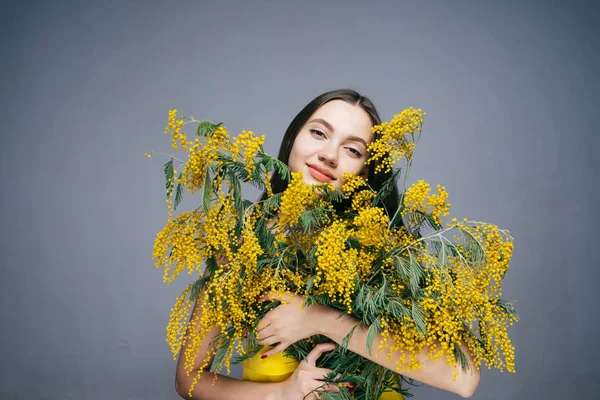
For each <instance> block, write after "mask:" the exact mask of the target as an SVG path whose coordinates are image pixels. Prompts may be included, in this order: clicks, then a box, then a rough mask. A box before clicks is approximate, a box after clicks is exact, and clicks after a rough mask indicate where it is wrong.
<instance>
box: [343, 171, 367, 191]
mask: <svg viewBox="0 0 600 400" xmlns="http://www.w3.org/2000/svg"><path fill="white" fill-rule="evenodd" d="M342 181H343V182H344V183H343V185H342V193H344V194H345V195H349V194H351V193H354V192H355V191H356V190H357V189H359V188H361V187H362V186H366V185H367V180H366V179H364V178H363V177H362V176H360V175H355V174H351V173H348V172H344V174H343V175H342Z"/></svg>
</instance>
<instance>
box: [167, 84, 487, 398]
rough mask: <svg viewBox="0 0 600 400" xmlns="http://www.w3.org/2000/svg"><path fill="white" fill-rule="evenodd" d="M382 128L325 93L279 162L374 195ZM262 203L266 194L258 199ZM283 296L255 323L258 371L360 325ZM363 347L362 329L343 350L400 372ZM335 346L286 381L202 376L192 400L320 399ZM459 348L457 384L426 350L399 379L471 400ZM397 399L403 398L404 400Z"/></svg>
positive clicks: (392, 204)
mask: <svg viewBox="0 0 600 400" xmlns="http://www.w3.org/2000/svg"><path fill="white" fill-rule="evenodd" d="M380 123H381V119H380V117H379V114H378V112H377V110H376V109H375V106H374V105H373V103H372V102H371V101H370V100H369V99H368V98H366V97H364V96H361V95H360V94H358V93H357V92H355V91H353V90H347V89H342V90H335V91H331V92H326V93H324V94H322V95H320V96H318V97H316V98H315V99H314V100H312V101H311V102H310V103H309V104H308V105H307V106H306V107H305V108H304V109H303V110H302V111H300V113H299V114H298V115H297V116H296V117H295V118H294V120H293V121H292V122H291V124H290V126H289V127H288V129H287V131H286V133H285V135H284V137H283V141H282V144H281V148H280V151H279V159H280V160H281V161H282V162H284V163H286V164H287V165H288V166H289V168H290V170H291V171H292V172H295V171H302V176H303V179H304V180H305V181H306V182H307V183H309V184H318V183H323V182H329V183H331V184H332V185H333V186H334V187H335V188H337V189H341V187H342V184H343V182H342V175H343V173H344V172H350V173H356V174H360V175H362V176H364V177H365V178H368V180H369V184H370V185H371V186H372V187H373V188H374V189H375V190H378V189H379V188H380V187H381V184H382V183H383V182H384V181H385V180H386V179H387V176H386V175H385V174H382V173H380V174H377V175H375V173H374V171H375V166H376V164H370V165H369V166H365V161H366V160H367V159H368V154H367V145H368V144H369V143H370V142H371V141H373V140H374V139H375V137H374V135H373V133H372V132H371V127H372V126H374V125H378V124H380ZM388 176H389V175H388ZM272 187H273V192H274V193H279V192H282V191H284V190H285V188H286V182H285V181H284V180H283V179H281V177H280V176H278V175H277V174H275V175H274V176H273V179H272ZM264 198H266V194H263V199H264ZM397 203H398V190H397V189H396V188H395V190H394V191H393V192H392V194H391V195H390V196H388V197H387V199H386V200H385V204H384V205H385V207H386V208H387V210H388V212H390V213H391V215H393V214H394V212H395V210H396V207H397ZM287 297H288V298H287V304H285V305H280V306H278V307H276V308H274V309H273V310H271V311H269V312H268V313H267V314H266V315H265V316H264V317H263V319H262V320H261V321H260V322H259V326H265V327H264V328H262V329H261V330H259V333H258V335H259V336H258V339H259V341H260V342H261V344H263V345H266V346H269V347H267V349H268V350H267V351H265V352H263V353H261V354H260V355H259V356H257V357H255V359H253V360H250V361H251V364H252V365H253V366H256V365H258V366H259V368H260V362H261V360H262V361H263V362H264V363H269V362H270V363H271V365H273V363H279V364H282V363H285V361H284V360H283V356H282V353H281V352H282V351H283V350H285V348H286V347H287V346H289V345H291V344H292V343H295V342H296V341H298V340H302V339H305V338H308V337H310V336H312V335H315V334H322V335H325V336H327V337H328V338H330V339H331V340H332V341H334V342H335V343H338V344H339V343H340V342H341V341H342V340H343V338H344V337H345V336H346V335H347V334H348V332H349V331H350V330H351V329H352V328H353V327H354V326H355V325H356V323H357V322H358V320H357V319H356V318H354V317H353V316H351V315H344V316H343V317H341V318H340V313H339V312H338V311H336V310H334V309H332V308H329V307H326V306H320V305H312V306H309V307H305V308H301V307H300V305H301V304H302V302H303V300H304V298H303V297H302V296H300V295H296V294H291V293H290V294H289V295H288V296H287ZM271 298H273V299H275V300H281V299H280V298H278V297H276V296H275V297H272V296H271V294H269V293H267V294H265V297H264V299H265V300H268V299H271ZM198 307H199V305H198V303H196V305H195V307H194V313H195V312H197V311H200V312H201V311H202V310H197V308H198ZM217 334H218V331H217V329H214V330H213V331H212V332H211V333H210V334H209V335H208V337H207V338H206V339H205V340H204V341H203V345H202V347H201V349H200V351H199V352H198V355H197V357H196V364H195V365H196V366H199V365H200V364H201V362H202V360H204V358H205V357H206V354H208V353H209V351H211V350H210V349H209V348H208V346H209V343H210V341H211V339H212V338H213V337H214V335H217ZM366 341H367V329H355V330H354V333H353V335H352V338H351V340H350V341H349V343H348V348H349V349H350V350H351V351H353V352H355V353H357V354H359V355H361V356H363V357H365V358H367V359H369V360H371V361H373V362H375V363H377V364H379V365H382V366H383V367H385V368H388V369H390V370H394V371H397V364H396V362H397V360H399V359H400V357H401V355H402V354H400V352H398V353H396V354H394V355H393V356H392V357H391V359H390V360H388V359H387V357H383V356H382V357H377V358H376V357H375V354H376V352H373V354H372V355H369V354H368V352H367V351H366ZM380 341H381V336H377V337H376V338H375V340H374V342H373V348H377V345H378V344H379V342H380ZM187 345H188V343H185V344H184V346H183V348H182V350H181V352H180V355H179V361H178V364H177V373H176V379H175V386H176V390H177V392H178V393H179V394H180V396H182V397H184V398H188V389H189V387H190V385H191V382H192V380H193V379H194V377H195V375H196V374H195V372H194V371H192V373H191V374H190V375H189V376H186V373H185V367H184V360H183V359H184V356H183V353H184V351H185V348H186V347H187ZM271 346H274V347H271ZM334 347H335V345H334V344H332V343H329V344H321V345H318V346H316V347H315V349H314V350H313V351H312V352H311V353H310V354H309V355H308V356H307V358H306V362H301V363H299V364H291V365H292V367H295V369H294V370H293V372H291V375H289V374H287V375H282V376H283V379H282V380H281V381H279V382H253V381H250V380H237V379H233V378H230V377H227V376H219V378H218V379H217V380H216V381H215V380H214V379H213V377H214V375H213V374H212V373H210V372H209V371H203V373H202V376H201V379H200V381H199V382H198V383H197V384H196V385H195V387H194V391H193V393H192V394H193V395H192V399H203V400H213V399H214V400H227V399H248V400H253V399H257V400H264V399H269V400H300V399H305V398H306V399H315V398H317V396H318V395H317V394H315V393H311V394H310V395H309V396H308V397H305V396H306V395H307V394H308V393H310V392H312V391H313V390H316V389H318V388H320V389H319V390H333V391H335V390H338V389H337V388H336V387H335V386H332V385H325V386H323V382H322V381H321V379H322V378H323V377H324V376H325V375H326V374H328V373H329V372H330V371H329V370H326V369H322V368H317V367H316V366H315V363H316V360H317V359H318V358H319V357H320V355H321V354H322V353H323V352H325V351H331V350H333V349H334ZM462 350H463V352H464V353H465V354H466V356H467V359H468V361H469V363H470V367H471V368H469V372H466V373H465V372H463V371H462V370H459V374H458V377H457V378H456V380H454V379H453V376H454V368H453V367H452V366H449V365H447V364H446V359H445V358H444V357H442V358H440V360H438V361H436V362H433V361H432V360H427V359H426V355H427V354H428V352H429V350H428V349H427V348H425V349H423V351H422V353H421V357H420V359H419V361H420V362H421V364H422V368H421V369H418V370H406V371H402V374H403V375H404V376H406V377H409V378H413V379H415V380H417V381H419V382H422V383H425V384H428V385H431V386H435V387H437V388H441V389H444V390H448V391H451V392H454V393H456V394H458V395H460V396H462V397H470V396H471V395H472V394H473V393H474V392H475V390H476V388H477V386H478V384H479V370H478V369H476V368H474V365H473V360H472V358H471V355H470V352H469V349H468V348H467V347H466V346H462ZM258 357H260V359H259V358H258ZM287 365H290V364H289V363H288V364H287ZM197 368H198V367H196V368H195V370H196V371H197ZM245 368H246V369H249V364H248V363H246V364H245ZM246 372H247V371H246V370H245V373H244V376H245V378H246V379H252V377H251V375H252V374H249V373H248V374H247V373H246ZM288 375H289V377H288ZM213 382H214V384H213ZM390 398H391V397H390ZM394 398H396V399H398V398H400V399H401V398H402V396H395V397H394Z"/></svg>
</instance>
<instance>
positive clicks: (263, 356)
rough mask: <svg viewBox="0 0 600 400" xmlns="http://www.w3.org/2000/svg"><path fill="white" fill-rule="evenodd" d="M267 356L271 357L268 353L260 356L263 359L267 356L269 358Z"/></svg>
mask: <svg viewBox="0 0 600 400" xmlns="http://www.w3.org/2000/svg"><path fill="white" fill-rule="evenodd" d="M267 357H269V356H268V355H266V354H263V355H262V356H260V358H262V359H263V360H264V359H265V358H267Z"/></svg>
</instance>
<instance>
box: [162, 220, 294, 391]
mask: <svg viewBox="0 0 600 400" xmlns="http://www.w3.org/2000/svg"><path fill="white" fill-rule="evenodd" d="M255 221H256V218H254V217H253V216H250V217H249V218H248V219H247V220H246V221H245V223H244V228H243V231H242V236H241V244H240V246H239V248H238V250H237V251H236V252H232V253H230V254H229V256H228V257H227V262H226V263H225V264H221V265H220V268H219V269H218V270H217V271H216V273H215V274H214V275H213V276H212V277H211V279H210V280H209V281H208V282H207V284H206V287H205V290H204V292H203V293H202V294H201V297H200V298H199V299H198V300H199V304H200V307H201V309H202V310H203V311H202V315H201V316H199V317H197V318H196V319H195V320H194V322H193V324H192V326H194V331H193V332H192V334H191V335H190V336H191V337H192V345H190V346H189V347H188V348H186V351H185V357H186V358H185V360H186V361H185V367H186V370H187V371H188V372H190V371H191V369H192V367H193V361H194V359H195V357H196V355H197V352H198V349H199V347H200V345H201V344H202V342H203V340H204V338H206V336H207V335H208V333H209V332H210V331H211V330H212V329H214V328H220V330H221V331H222V332H224V331H225V330H226V329H232V330H233V337H234V338H242V337H243V335H244V330H245V327H246V326H249V325H252V324H253V323H254V322H255V321H256V320H257V318H258V313H257V309H258V308H256V307H253V305H259V307H260V303H259V300H257V298H260V297H261V296H262V295H264V294H265V293H266V292H267V291H269V290H278V291H284V290H288V287H287V286H286V285H285V284H283V282H282V281H281V279H276V278H274V277H273V276H272V271H270V270H268V269H265V270H263V271H262V272H260V273H257V272H255V267H256V263H257V260H258V257H259V256H260V255H261V254H262V253H263V249H262V248H261V247H260V245H259V243H258V238H257V237H256V236H255V234H254V224H255ZM221 344H222V343H218V344H217V345H216V346H215V348H218V347H219V346H220V345H221ZM172 348H174V349H175V350H176V351H178V350H179V348H180V347H179V348H178V347H177V343H175V344H174V345H172ZM233 351H237V352H238V353H239V354H240V355H243V354H245V351H246V349H245V348H244V347H243V344H242V342H241V341H239V340H238V341H237V342H236V345H235V346H231V347H230V348H229V353H228V354H226V355H225V357H224V359H223V362H222V365H221V367H224V368H227V372H228V373H229V372H230V359H231V356H232V354H233ZM174 354H176V353H174ZM213 356H214V353H212V354H208V355H207V357H206V359H205V360H204V365H203V367H207V366H208V362H209V361H210V359H211V358H212V357H213ZM202 369H203V368H201V369H200V371H198V374H197V376H196V377H195V380H194V382H193V384H192V385H191V387H190V389H189V393H190V395H191V392H192V390H193V387H194V385H195V384H196V383H197V380H198V379H199V377H200V374H201V371H202Z"/></svg>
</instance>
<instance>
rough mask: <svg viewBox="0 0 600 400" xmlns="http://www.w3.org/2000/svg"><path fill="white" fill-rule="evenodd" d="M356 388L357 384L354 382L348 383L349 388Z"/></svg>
mask: <svg viewBox="0 0 600 400" xmlns="http://www.w3.org/2000/svg"><path fill="white" fill-rule="evenodd" d="M354 386H356V383H354V382H348V387H351V388H353V387H354Z"/></svg>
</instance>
